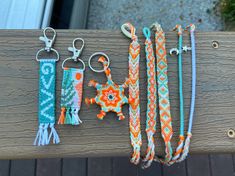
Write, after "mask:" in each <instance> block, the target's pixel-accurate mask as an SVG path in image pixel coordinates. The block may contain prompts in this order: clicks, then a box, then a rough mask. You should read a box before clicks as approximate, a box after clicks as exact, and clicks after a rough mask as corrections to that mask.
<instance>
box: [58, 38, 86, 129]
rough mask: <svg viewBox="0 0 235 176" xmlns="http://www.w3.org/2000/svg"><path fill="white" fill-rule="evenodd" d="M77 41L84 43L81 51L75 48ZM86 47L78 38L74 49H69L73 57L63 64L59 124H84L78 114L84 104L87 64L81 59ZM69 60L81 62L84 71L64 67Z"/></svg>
mask: <svg viewBox="0 0 235 176" xmlns="http://www.w3.org/2000/svg"><path fill="white" fill-rule="evenodd" d="M77 41H81V42H82V47H81V49H77V48H76V47H75V43H76V42H77ZM83 47H84V40H83V39H82V38H76V39H74V40H73V47H69V48H68V50H69V51H71V52H73V56H72V57H70V58H67V59H65V60H64V61H63V63H62V68H63V81H62V89H61V114H60V118H59V121H58V124H70V125H79V124H80V123H82V121H81V120H80V118H79V116H78V112H79V111H80V108H81V102H82V91H83V90H82V89H83V78H84V71H85V64H84V62H83V61H82V60H81V59H80V58H79V56H80V54H81V52H82V50H83ZM68 60H74V61H75V62H78V61H80V62H81V63H82V65H83V68H82V69H78V68H68V67H64V63H65V62H66V61H68Z"/></svg>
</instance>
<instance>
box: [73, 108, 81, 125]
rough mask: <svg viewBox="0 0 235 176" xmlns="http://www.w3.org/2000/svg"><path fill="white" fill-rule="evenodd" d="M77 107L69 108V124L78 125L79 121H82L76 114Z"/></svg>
mask: <svg viewBox="0 0 235 176" xmlns="http://www.w3.org/2000/svg"><path fill="white" fill-rule="evenodd" d="M78 111H79V109H78V108H71V114H72V120H71V122H72V123H71V124H72V125H79V124H80V123H82V121H81V120H80V118H79V116H78Z"/></svg>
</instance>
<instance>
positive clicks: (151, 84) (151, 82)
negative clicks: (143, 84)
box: [142, 27, 157, 168]
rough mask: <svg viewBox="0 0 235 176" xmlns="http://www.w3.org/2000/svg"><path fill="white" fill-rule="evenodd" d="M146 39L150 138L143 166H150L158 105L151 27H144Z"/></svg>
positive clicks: (148, 129) (147, 123)
mask: <svg viewBox="0 0 235 176" xmlns="http://www.w3.org/2000/svg"><path fill="white" fill-rule="evenodd" d="M143 34H144V36H145V38H146V40H145V53H146V68H147V72H146V73H147V99H148V102H147V111H146V129H145V131H146V134H147V140H148V147H147V151H146V155H145V158H144V159H143V162H145V163H143V166H142V167H143V168H148V167H149V166H150V165H151V164H152V162H153V159H154V157H155V144H154V137H153V136H154V134H155V132H156V117H157V112H156V107H157V104H156V103H157V87H156V83H157V82H156V68H155V56H154V52H153V45H152V41H151V39H150V36H151V32H150V29H149V28H147V27H145V28H143Z"/></svg>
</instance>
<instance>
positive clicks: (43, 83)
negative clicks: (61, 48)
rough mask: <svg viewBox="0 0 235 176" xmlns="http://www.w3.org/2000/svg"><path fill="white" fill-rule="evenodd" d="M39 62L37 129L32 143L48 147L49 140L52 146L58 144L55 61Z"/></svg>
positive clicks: (45, 60)
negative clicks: (51, 140) (55, 125)
mask: <svg viewBox="0 0 235 176" xmlns="http://www.w3.org/2000/svg"><path fill="white" fill-rule="evenodd" d="M39 62H40V68H39V105H38V107H39V113H38V120H39V129H38V133H37V136H36V138H35V141H34V145H38V146H40V145H48V144H49V143H50V139H51V138H53V143H54V144H57V143H59V142H60V139H59V136H58V134H57V132H56V130H55V128H54V124H55V78H56V60H54V59H40V61H39ZM49 128H50V129H51V130H50V133H49V131H48V130H49Z"/></svg>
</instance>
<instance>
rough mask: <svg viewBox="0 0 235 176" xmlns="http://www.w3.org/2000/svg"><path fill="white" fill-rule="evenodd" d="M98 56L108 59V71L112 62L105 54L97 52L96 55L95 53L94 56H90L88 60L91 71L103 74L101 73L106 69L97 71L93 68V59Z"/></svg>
mask: <svg viewBox="0 0 235 176" xmlns="http://www.w3.org/2000/svg"><path fill="white" fill-rule="evenodd" d="M97 55H101V56H104V57H105V58H106V59H107V61H108V65H107V67H106V69H107V68H108V67H109V64H110V60H109V57H108V56H107V55H106V54H105V53H103V52H96V53H94V54H92V55H91V56H90V58H89V60H88V65H89V67H90V69H91V70H92V71H94V72H97V73H101V72H104V71H105V70H106V69H105V68H104V69H102V70H96V69H94V68H93V67H92V66H91V59H92V58H93V57H94V56H97Z"/></svg>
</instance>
